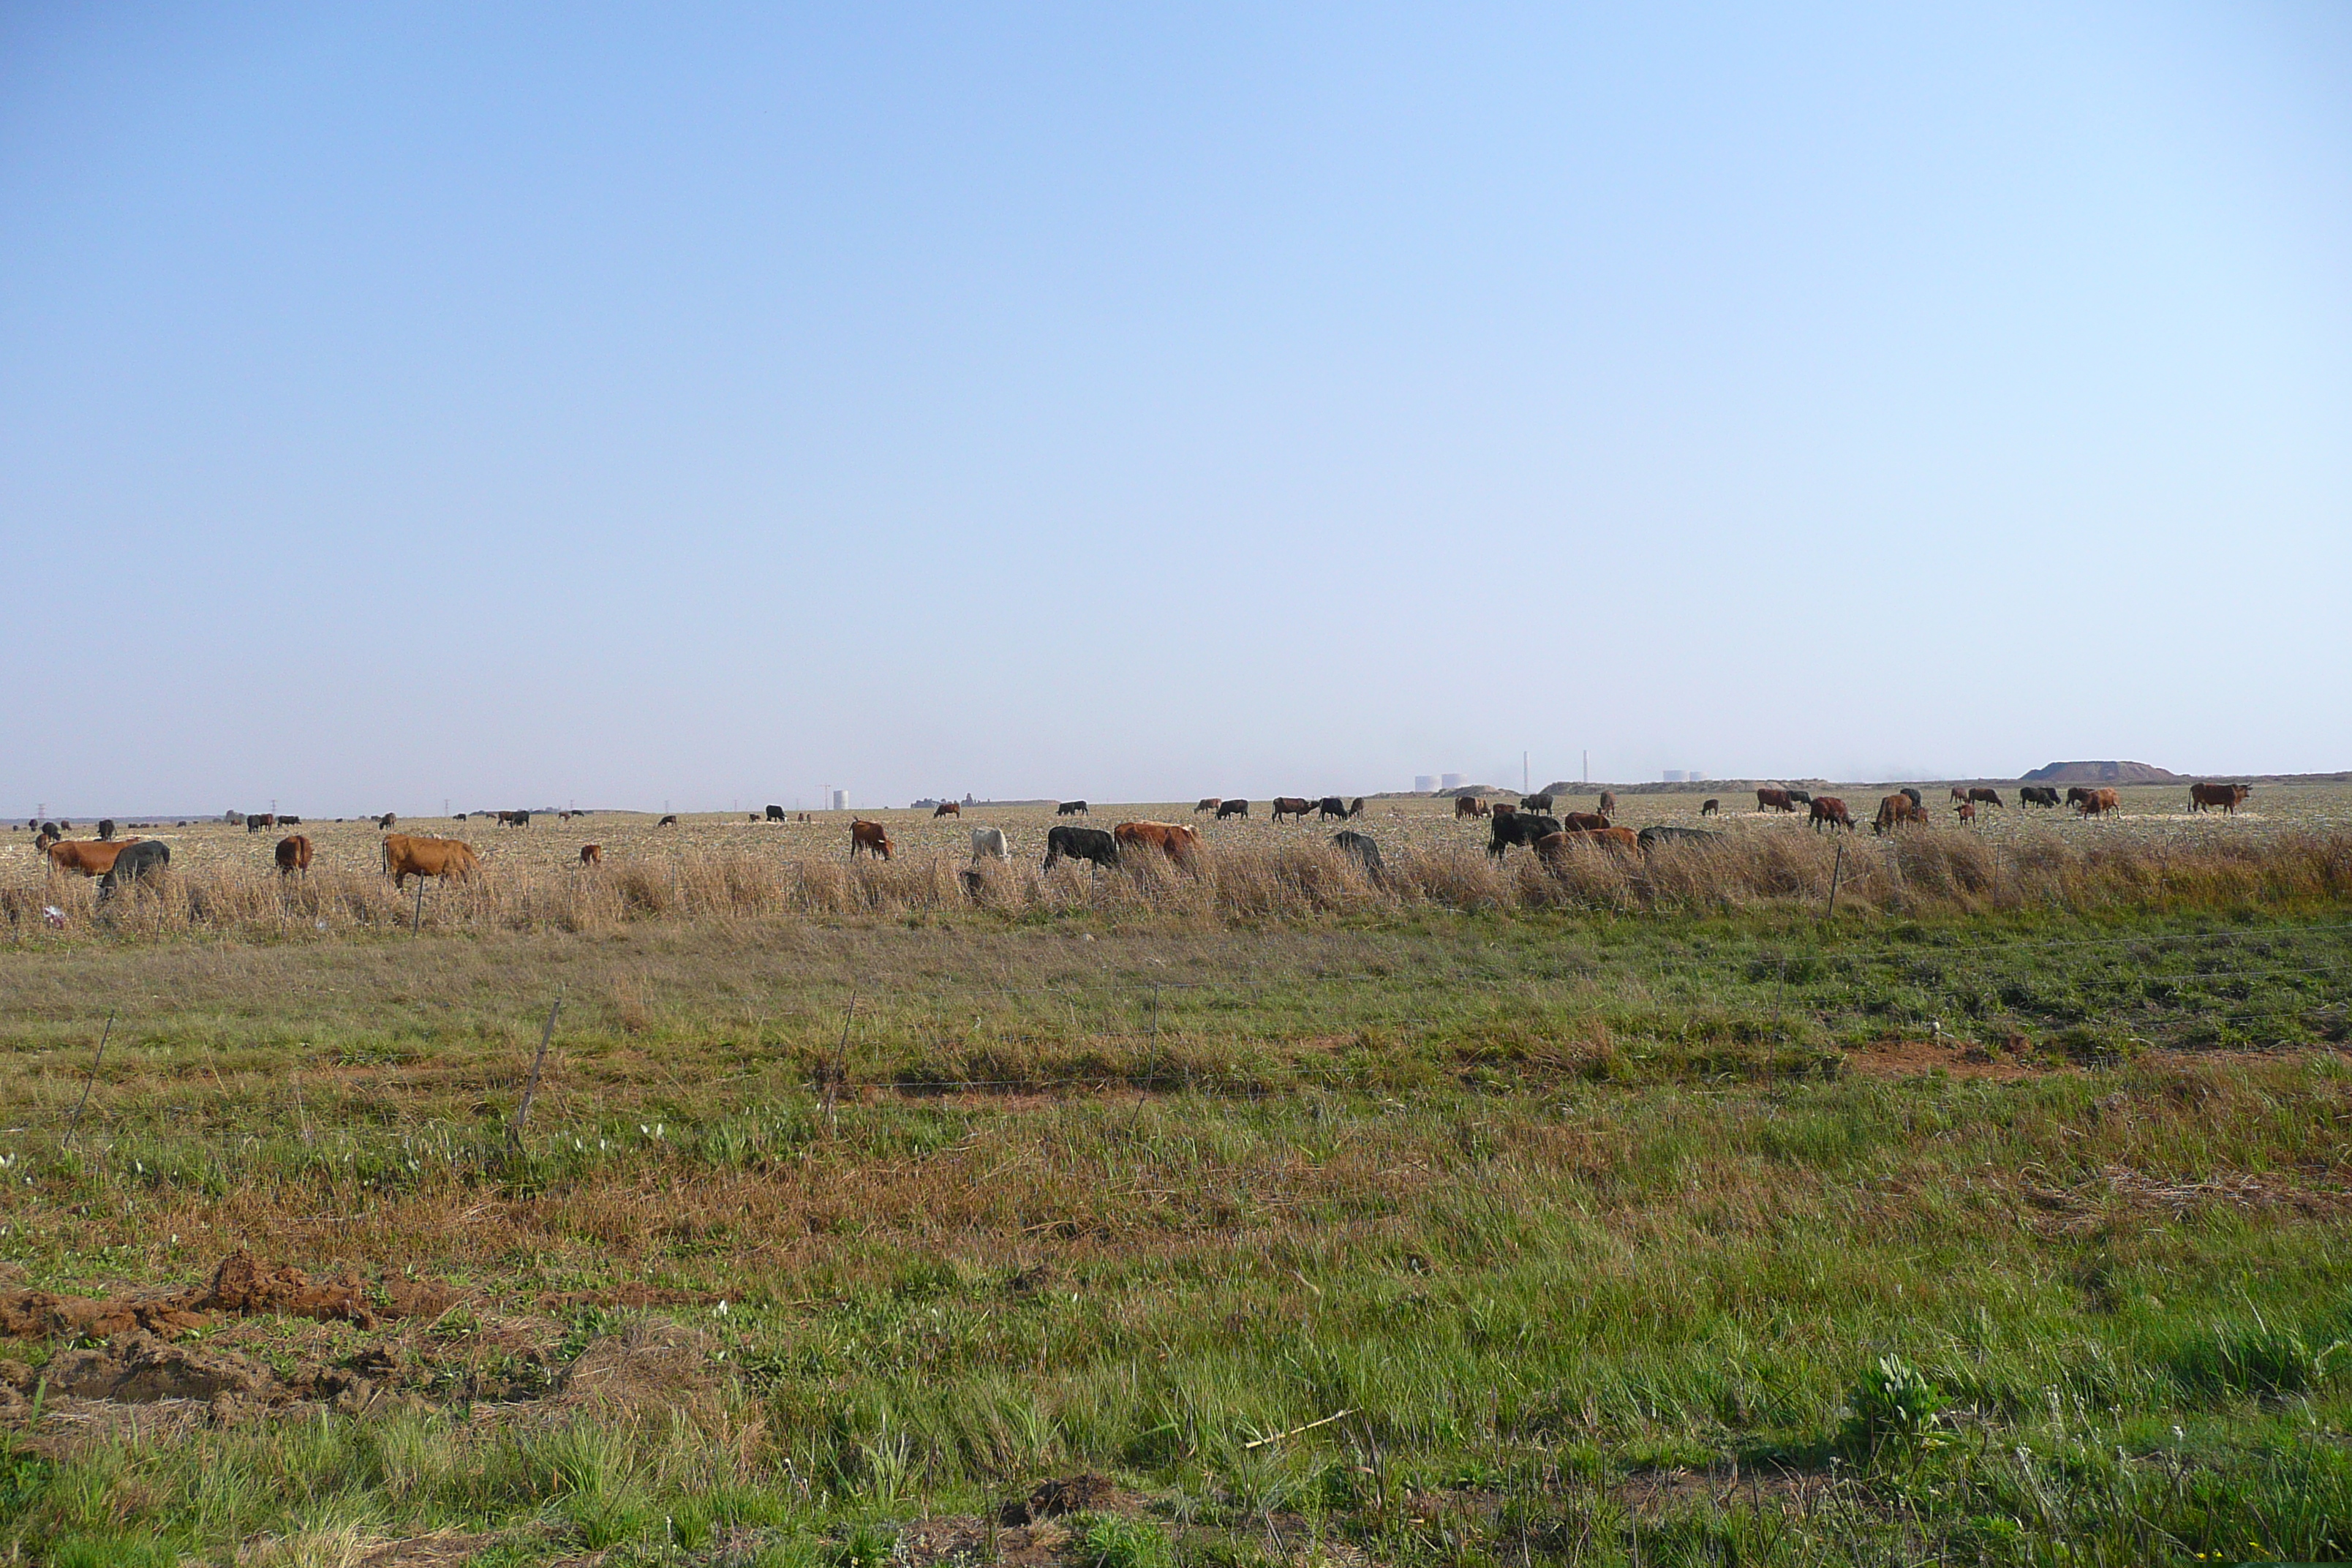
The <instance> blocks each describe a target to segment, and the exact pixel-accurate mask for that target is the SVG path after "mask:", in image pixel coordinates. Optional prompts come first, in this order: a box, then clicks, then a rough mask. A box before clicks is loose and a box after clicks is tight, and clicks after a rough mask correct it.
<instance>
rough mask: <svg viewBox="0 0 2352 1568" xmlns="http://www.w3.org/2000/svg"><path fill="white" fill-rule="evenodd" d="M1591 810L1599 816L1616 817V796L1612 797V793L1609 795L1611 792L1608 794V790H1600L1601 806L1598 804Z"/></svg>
mask: <svg viewBox="0 0 2352 1568" xmlns="http://www.w3.org/2000/svg"><path fill="white" fill-rule="evenodd" d="M1592 809H1593V810H1594V811H1596V812H1598V813H1600V814H1601V816H1616V815H1617V797H1616V795H1613V794H1612V793H1611V792H1609V791H1608V790H1605V789H1604V790H1602V791H1601V804H1600V805H1596V806H1594V807H1593V808H1592Z"/></svg>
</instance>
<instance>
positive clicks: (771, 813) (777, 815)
mask: <svg viewBox="0 0 2352 1568" xmlns="http://www.w3.org/2000/svg"><path fill="white" fill-rule="evenodd" d="M582 815H583V816H585V815H586V814H585V813H583V814H582ZM783 819H784V808H783V807H782V806H781V805H772V806H770V807H768V820H769V821H770V822H782V821H783Z"/></svg>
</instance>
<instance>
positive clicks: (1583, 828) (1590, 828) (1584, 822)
mask: <svg viewBox="0 0 2352 1568" xmlns="http://www.w3.org/2000/svg"><path fill="white" fill-rule="evenodd" d="M1559 824H1560V831H1561V832H1563V833H1598V832H1600V831H1601V829H1602V828H1604V827H1606V826H1609V819H1608V818H1607V817H1606V816H1602V815H1601V813H1599V812H1597V811H1571V812H1570V813H1569V814H1568V815H1567V816H1563V817H1561V818H1560V819H1559Z"/></svg>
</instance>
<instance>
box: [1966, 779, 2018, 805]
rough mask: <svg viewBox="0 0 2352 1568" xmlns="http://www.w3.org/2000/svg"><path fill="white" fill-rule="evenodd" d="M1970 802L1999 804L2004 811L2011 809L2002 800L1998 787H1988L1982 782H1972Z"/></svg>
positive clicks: (1971, 803) (1970, 803)
mask: <svg viewBox="0 0 2352 1568" xmlns="http://www.w3.org/2000/svg"><path fill="white" fill-rule="evenodd" d="M1969 805H1998V806H2000V808H2001V810H2003V811H2007V810H2008V809H2009V807H2008V806H2007V805H2005V804H2003V802H2002V801H2001V798H2000V791H1999V790H1997V789H1987V788H1986V787H1985V786H1984V785H1982V784H1970V785H1969Z"/></svg>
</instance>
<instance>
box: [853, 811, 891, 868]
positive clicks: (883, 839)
mask: <svg viewBox="0 0 2352 1568" xmlns="http://www.w3.org/2000/svg"><path fill="white" fill-rule="evenodd" d="M861 849H862V850H864V851H865V852H866V854H868V855H879V856H881V857H882V858H884V859H885V860H887V859H888V858H890V835H889V833H888V832H887V830H885V829H884V827H883V826H882V825H881V824H880V823H878V822H868V821H866V819H865V818H864V817H858V816H853V817H851V818H850V819H849V858H851V859H853V860H855V859H856V858H857V853H858V851H859V850H861Z"/></svg>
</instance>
